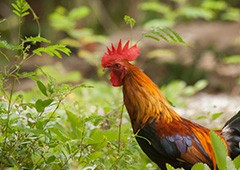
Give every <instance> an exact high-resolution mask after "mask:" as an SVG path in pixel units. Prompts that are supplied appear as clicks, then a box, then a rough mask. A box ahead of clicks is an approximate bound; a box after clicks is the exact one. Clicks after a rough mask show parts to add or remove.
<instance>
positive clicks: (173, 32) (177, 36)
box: [167, 27, 185, 44]
mask: <svg viewBox="0 0 240 170" xmlns="http://www.w3.org/2000/svg"><path fill="white" fill-rule="evenodd" d="M167 29H168V30H169V31H170V32H171V33H172V34H173V35H174V36H175V37H176V38H177V40H178V42H180V43H183V44H185V41H184V40H183V39H182V37H181V36H180V35H179V34H178V33H177V32H176V31H174V30H173V29H171V28H170V27H167Z"/></svg>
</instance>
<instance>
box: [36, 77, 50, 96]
mask: <svg viewBox="0 0 240 170" xmlns="http://www.w3.org/2000/svg"><path fill="white" fill-rule="evenodd" d="M37 85H38V88H39V90H40V91H41V92H42V94H44V95H45V96H48V94H47V88H46V86H45V85H44V84H43V83H42V82H41V81H37Z"/></svg>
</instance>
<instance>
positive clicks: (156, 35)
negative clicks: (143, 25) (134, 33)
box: [143, 27, 185, 44]
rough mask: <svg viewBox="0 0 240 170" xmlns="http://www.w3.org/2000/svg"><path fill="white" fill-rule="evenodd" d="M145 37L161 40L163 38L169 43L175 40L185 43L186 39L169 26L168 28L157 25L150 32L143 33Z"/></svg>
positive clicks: (175, 41)
mask: <svg viewBox="0 0 240 170" xmlns="http://www.w3.org/2000/svg"><path fill="white" fill-rule="evenodd" d="M143 37H146V38H151V39H153V40H156V41H160V39H162V40H165V41H166V42H168V43H171V42H173V43H182V44H185V41H184V40H183V39H182V37H181V36H180V35H179V34H178V33H177V32H175V31H174V30H173V29H171V28H169V27H166V28H160V27H156V28H154V29H152V30H151V32H150V34H149V33H143Z"/></svg>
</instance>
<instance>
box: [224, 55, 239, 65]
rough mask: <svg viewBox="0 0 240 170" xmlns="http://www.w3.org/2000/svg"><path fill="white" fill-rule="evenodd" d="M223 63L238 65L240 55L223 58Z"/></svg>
mask: <svg viewBox="0 0 240 170" xmlns="http://www.w3.org/2000/svg"><path fill="white" fill-rule="evenodd" d="M224 62H225V63H227V64H230V63H240V55H232V56H228V57H226V58H224Z"/></svg>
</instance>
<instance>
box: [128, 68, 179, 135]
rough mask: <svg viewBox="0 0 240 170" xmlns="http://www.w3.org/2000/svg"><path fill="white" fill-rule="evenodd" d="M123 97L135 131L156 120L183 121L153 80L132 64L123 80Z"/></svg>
mask: <svg viewBox="0 0 240 170" xmlns="http://www.w3.org/2000/svg"><path fill="white" fill-rule="evenodd" d="M123 95H124V103H125V106H126V108H127V111H128V113H129V116H130V118H131V122H132V125H133V128H134V129H135V130H136V128H139V127H134V126H138V125H140V124H141V126H144V125H145V123H146V122H149V121H150V122H151V121H153V120H156V119H157V120H160V122H162V123H171V122H172V121H173V120H180V119H181V117H180V116H179V115H178V114H177V113H176V112H175V111H174V110H173V109H172V107H171V105H170V104H169V103H168V101H167V100H166V98H165V97H164V96H163V95H162V93H161V92H160V90H159V88H158V87H157V86H156V85H155V84H154V83H153V82H152V81H151V79H150V78H149V77H148V76H147V75H146V74H144V73H143V72H142V71H141V70H140V69H139V68H137V67H136V66H134V65H132V64H129V66H128V73H127V74H126V76H125V77H124V79H123Z"/></svg>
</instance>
